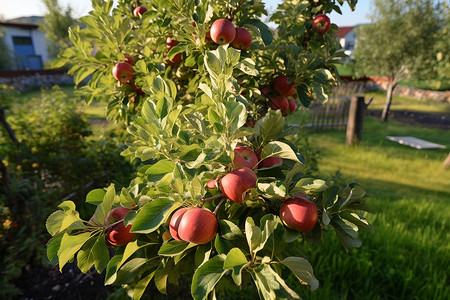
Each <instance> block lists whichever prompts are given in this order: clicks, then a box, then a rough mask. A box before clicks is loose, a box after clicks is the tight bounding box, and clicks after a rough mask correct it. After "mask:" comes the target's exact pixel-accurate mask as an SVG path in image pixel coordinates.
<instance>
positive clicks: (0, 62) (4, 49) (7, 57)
mask: <svg viewBox="0 0 450 300" xmlns="http://www.w3.org/2000/svg"><path fill="white" fill-rule="evenodd" d="M4 35H5V34H4V32H3V30H0V53H2V55H1V56H0V70H5V69H9V68H10V67H11V60H12V54H11V51H10V50H9V48H8V46H7V45H6V43H5V39H4Z"/></svg>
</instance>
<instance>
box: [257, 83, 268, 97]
mask: <svg viewBox="0 0 450 300" xmlns="http://www.w3.org/2000/svg"><path fill="white" fill-rule="evenodd" d="M259 91H260V92H261V95H263V96H266V95H267V94H269V92H270V89H269V87H268V86H267V85H263V86H262V87H260V88H259Z"/></svg>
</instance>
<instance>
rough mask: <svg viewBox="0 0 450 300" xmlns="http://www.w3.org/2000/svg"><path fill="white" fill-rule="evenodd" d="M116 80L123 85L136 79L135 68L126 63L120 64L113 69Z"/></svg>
mask: <svg viewBox="0 0 450 300" xmlns="http://www.w3.org/2000/svg"><path fill="white" fill-rule="evenodd" d="M112 74H113V76H114V78H115V79H116V80H118V81H120V82H122V83H129V82H130V81H131V80H132V79H133V78H134V69H133V67H132V66H131V65H130V64H129V63H126V62H118V63H117V64H116V65H115V66H114V68H113V69H112Z"/></svg>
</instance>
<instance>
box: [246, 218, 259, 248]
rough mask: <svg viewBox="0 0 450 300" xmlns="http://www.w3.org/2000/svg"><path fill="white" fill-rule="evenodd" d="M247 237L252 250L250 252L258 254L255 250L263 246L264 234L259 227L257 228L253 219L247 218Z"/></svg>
mask: <svg viewBox="0 0 450 300" xmlns="http://www.w3.org/2000/svg"><path fill="white" fill-rule="evenodd" d="M245 237H246V238H247V243H248V246H249V248H250V252H251V253H253V254H256V252H255V249H258V248H259V246H260V245H261V239H262V233H261V229H260V228H259V227H258V226H255V222H254V221H253V219H252V217H247V219H246V220H245Z"/></svg>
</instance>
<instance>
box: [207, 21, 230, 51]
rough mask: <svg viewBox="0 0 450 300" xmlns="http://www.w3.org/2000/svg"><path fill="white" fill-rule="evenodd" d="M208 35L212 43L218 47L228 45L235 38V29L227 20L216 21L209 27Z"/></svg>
mask: <svg viewBox="0 0 450 300" xmlns="http://www.w3.org/2000/svg"><path fill="white" fill-rule="evenodd" d="M210 33H211V39H212V40H213V41H214V43H216V44H219V45H223V44H229V43H231V42H232V41H233V40H234V38H235V37H236V28H235V27H234V25H233V23H231V22H230V21H229V20H227V19H217V20H216V21H215V22H214V23H213V24H212V25H211V29H210Z"/></svg>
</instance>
